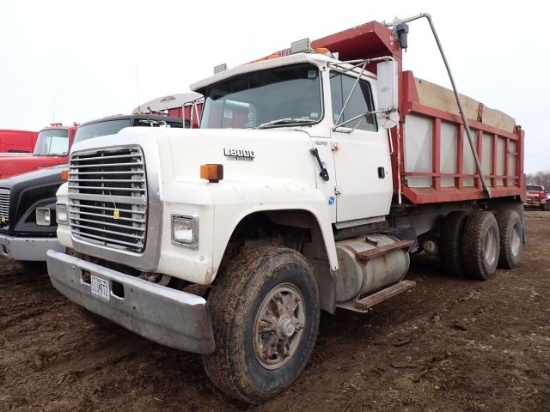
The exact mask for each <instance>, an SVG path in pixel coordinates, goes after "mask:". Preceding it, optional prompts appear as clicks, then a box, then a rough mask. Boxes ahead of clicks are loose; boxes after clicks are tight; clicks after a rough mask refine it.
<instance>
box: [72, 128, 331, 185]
mask: <svg viewBox="0 0 550 412" xmlns="http://www.w3.org/2000/svg"><path fill="white" fill-rule="evenodd" d="M306 129H307V130H306ZM310 131H311V128H280V129H276V130H257V129H162V128H147V127H145V128H142V127H133V128H127V129H124V130H122V131H120V132H119V133H118V134H116V135H110V136H101V137H96V138H94V139H93V142H92V143H90V142H88V141H83V142H77V143H75V144H74V145H73V147H72V153H73V154H74V153H78V152H80V151H88V150H92V151H95V150H102V148H105V149H109V148H114V147H116V146H126V145H140V146H142V147H144V148H145V147H147V148H146V149H144V152H145V157H146V161H148V164H147V167H148V168H151V167H152V163H151V161H152V157H153V155H157V156H158V158H157V159H158V162H159V164H160V166H159V169H160V172H161V173H160V179H161V180H162V182H163V183H164V184H168V183H169V182H170V181H173V180H176V181H179V182H197V183H203V184H204V183H206V181H205V180H204V179H201V178H200V166H201V165H204V164H221V165H223V168H224V178H223V180H222V181H221V182H220V184H230V183H241V182H244V181H246V182H249V183H250V182H257V183H260V184H269V182H270V181H272V182H278V183H279V184H281V183H284V182H285V181H286V182H288V184H289V185H297V184H298V185H301V186H306V187H310V188H312V187H315V186H316V175H317V174H318V169H319V166H318V164H317V161H316V160H315V158H314V157H313V156H312V155H311V153H310V149H311V148H312V147H313V143H312V137H311V136H310ZM319 139H321V138H319ZM153 151H154V152H156V153H153ZM147 158H148V160H147Z"/></svg>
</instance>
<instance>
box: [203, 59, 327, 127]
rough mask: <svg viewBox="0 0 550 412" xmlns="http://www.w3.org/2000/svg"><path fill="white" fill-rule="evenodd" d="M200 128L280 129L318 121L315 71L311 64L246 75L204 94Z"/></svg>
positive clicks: (319, 103)
mask: <svg viewBox="0 0 550 412" xmlns="http://www.w3.org/2000/svg"><path fill="white" fill-rule="evenodd" d="M204 94H205V102H204V110H203V116H202V121H201V128H214V129H227V128H237V129H243V128H255V127H262V128H267V127H284V126H296V125H306V124H311V123H315V122H318V121H320V120H321V117H322V99H321V79H320V76H319V69H318V68H317V67H316V66H314V65H311V64H299V65H293V66H285V67H277V68H273V69H269V70H263V71H259V72H253V73H246V74H243V75H241V76H238V77H233V78H231V79H227V80H224V81H221V82H219V83H216V84H214V85H212V86H210V87H208V88H206V90H205V91H204Z"/></svg>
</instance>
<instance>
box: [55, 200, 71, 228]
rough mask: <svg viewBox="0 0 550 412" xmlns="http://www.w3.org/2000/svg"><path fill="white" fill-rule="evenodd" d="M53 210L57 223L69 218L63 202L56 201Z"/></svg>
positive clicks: (64, 221) (65, 221)
mask: <svg viewBox="0 0 550 412" xmlns="http://www.w3.org/2000/svg"><path fill="white" fill-rule="evenodd" d="M55 212H56V215H57V223H67V221H68V220H69V214H68V212H67V205H66V204H65V203H58V204H57V205H56V207H55Z"/></svg>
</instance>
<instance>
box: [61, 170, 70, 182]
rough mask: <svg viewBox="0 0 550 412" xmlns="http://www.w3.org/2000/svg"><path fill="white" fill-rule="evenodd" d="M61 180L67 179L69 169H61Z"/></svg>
mask: <svg viewBox="0 0 550 412" xmlns="http://www.w3.org/2000/svg"><path fill="white" fill-rule="evenodd" d="M61 180H69V169H65V170H62V171H61Z"/></svg>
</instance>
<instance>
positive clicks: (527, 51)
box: [0, 0, 550, 173]
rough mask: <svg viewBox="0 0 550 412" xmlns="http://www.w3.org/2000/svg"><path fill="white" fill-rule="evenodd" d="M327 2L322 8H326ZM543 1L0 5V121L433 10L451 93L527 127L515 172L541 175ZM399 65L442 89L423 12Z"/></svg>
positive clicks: (546, 140) (93, 113) (83, 110)
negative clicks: (522, 166)
mask: <svg viewBox="0 0 550 412" xmlns="http://www.w3.org/2000/svg"><path fill="white" fill-rule="evenodd" d="M329 4H330V7H327V6H328V5H329ZM542 5H543V3H539V2H532V1H525V2H514V3H512V2H503V1H497V0H476V1H473V0H463V1H462V2H447V1H442V0H424V1H422V0H418V1H414V0H393V1H366V0H338V1H330V2H329V1H300V0H278V1H276V2H263V1H246V0H233V1H221V0H201V1H183V0H164V1H162V2H154V3H153V2H147V1H142V0H109V1H107V0H94V1H90V2H81V1H74V0H48V1H43V0H2V3H1V7H0V49H1V52H0V96H1V98H0V128H13V129H29V130H39V129H40V128H42V127H44V126H46V125H47V124H49V123H51V122H52V121H56V122H63V123H65V124H70V123H73V122H75V121H76V122H85V121H88V120H92V119H95V118H98V117H102V116H106V115H112V114H117V113H130V112H131V110H132V109H134V108H135V107H136V106H138V105H139V104H140V103H143V102H146V101H148V100H152V99H155V98H157V97H161V96H165V95H169V94H175V93H184V92H188V91H189V90H190V88H189V86H190V85H191V84H192V83H194V82H195V81H197V80H200V79H203V78H205V77H208V76H210V75H211V74H212V71H213V67H214V66H216V65H218V64H220V63H227V64H228V66H229V67H232V66H236V65H239V64H241V63H244V62H247V61H250V60H253V59H255V58H258V57H261V56H265V55H267V54H269V53H271V52H273V51H277V50H280V49H282V48H286V47H288V46H289V44H290V43H291V42H292V41H295V40H299V39H302V38H304V37H309V38H311V39H312V40H313V39H316V38H319V37H324V36H326V35H329V34H331V33H334V32H337V31H341V30H345V29H347V28H350V27H353V26H356V25H359V24H362V23H366V22H369V21H371V20H378V21H386V22H391V21H393V20H394V18H396V17H397V18H407V17H411V16H414V15H418V14H420V13H428V14H430V15H431V16H432V20H433V22H434V25H435V28H436V30H437V33H438V35H439V38H440V41H441V43H442V46H443V50H444V52H445V54H446V57H447V60H448V62H449V65H450V67H451V70H452V72H453V76H454V78H455V83H456V86H457V88H458V90H459V92H460V93H462V94H465V95H468V96H470V97H472V98H475V99H476V100H479V101H481V102H482V103H484V104H485V105H486V106H488V107H490V108H495V109H499V110H501V111H503V112H505V113H507V114H509V115H511V116H512V117H513V118H515V120H516V122H517V124H520V125H521V126H522V127H523V129H524V130H525V135H526V154H525V171H526V172H527V173H534V172H537V171H547V170H550V136H549V135H548V133H547V130H548V129H549V127H548V125H547V121H548V117H550V116H549V115H548V113H547V112H546V110H548V108H549V104H548V103H547V102H548V99H549V96H550V86H549V82H547V81H546V79H547V77H548V74H549V73H550V54H549V52H548V50H549V46H548V41H549V39H550V35H549V34H548V28H547V25H546V24H545V23H544V22H543V23H541V21H544V19H543V16H545V15H546V13H545V10H543V9H542ZM409 33H410V35H409V49H408V51H407V52H406V54H405V56H404V67H405V69H409V70H412V71H413V72H414V73H415V75H416V76H417V77H421V78H423V79H426V80H429V81H432V82H435V83H438V84H441V85H444V86H447V87H450V82H449V80H448V78H447V75H446V71H445V67H444V65H443V62H442V60H441V58H440V56H439V54H438V50H437V47H436V44H435V41H434V40H433V37H432V36H431V34H430V30H429V26H428V23H427V21H426V20H425V19H421V20H418V21H415V22H412V23H411V24H410V26H409Z"/></svg>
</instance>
